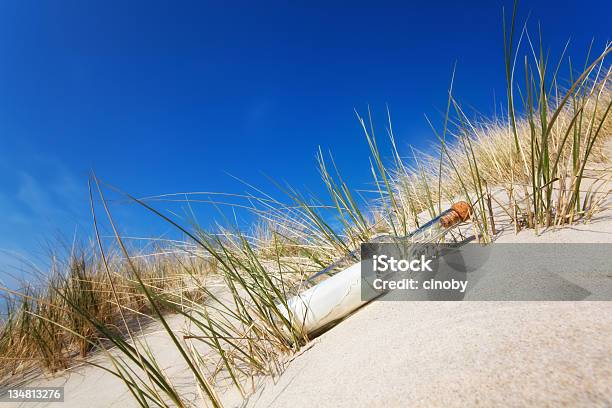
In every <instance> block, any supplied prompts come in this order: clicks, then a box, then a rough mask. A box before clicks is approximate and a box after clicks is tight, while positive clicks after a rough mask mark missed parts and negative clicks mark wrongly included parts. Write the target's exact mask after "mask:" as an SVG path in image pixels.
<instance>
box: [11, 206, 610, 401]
mask: <svg viewBox="0 0 612 408" xmlns="http://www.w3.org/2000/svg"><path fill="white" fill-rule="evenodd" d="M608 213H609V212H608ZM598 218H599V219H598V220H596V222H593V223H592V224H587V225H581V226H577V227H572V228H564V229H561V230H559V231H549V232H547V233H545V234H543V235H542V236H539V237H536V236H535V235H534V234H533V232H531V231H524V232H521V233H520V234H519V235H518V236H515V235H513V234H503V235H502V236H501V237H500V238H499V240H498V242H606V243H612V220H611V217H610V215H608V214H603V215H601V216H600V217H598ZM173 324H175V325H177V327H178V326H180V324H181V321H180V319H178V318H174V319H173ZM153 329H155V328H153ZM146 339H147V342H148V343H149V344H150V345H151V346H152V348H153V349H154V350H155V352H156V355H158V356H159V357H160V363H161V365H162V366H163V367H164V368H166V369H167V372H168V374H170V375H171V376H172V378H173V379H174V380H175V381H176V382H177V383H179V384H182V386H181V389H183V390H185V393H186V395H187V393H191V394H189V396H190V399H194V400H195V399H196V398H197V397H196V395H195V394H193V392H194V387H193V379H192V377H191V375H190V374H189V372H188V371H187V370H185V366H184V364H183V363H182V362H181V360H180V356H179V355H178V353H177V352H176V350H175V349H174V347H173V345H172V344H171V342H170V340H169V339H168V338H167V336H166V335H164V334H163V333H149V334H147V336H146ZM98 360H101V358H99V359H98ZM29 385H30V386H64V387H65V389H66V401H65V403H64V404H62V406H63V407H70V408H72V407H75V408H76V407H111V406H112V407H132V406H136V404H135V403H134V402H133V400H132V398H131V396H130V395H129V393H128V392H127V391H126V389H125V387H124V385H123V384H122V383H121V381H119V380H118V379H116V378H115V377H113V376H111V375H110V374H108V373H105V372H103V371H101V370H99V369H96V368H94V367H89V366H85V367H81V368H78V369H76V370H72V371H71V372H68V373H64V374H62V375H60V376H59V377H57V378H53V379H40V380H36V381H34V382H31V383H30V384H29ZM223 399H224V402H225V404H226V405H227V406H238V405H240V404H241V401H240V399H239V398H238V397H237V396H236V395H235V393H233V392H228V393H226V394H224V395H223ZM246 404H247V405H248V406H252V407H302V406H303V407H371V406H380V407H396V406H401V407H404V406H445V407H453V406H461V407H463V406H473V405H480V406H485V407H488V406H521V407H523V406H558V405H565V406H612V302H373V303H371V304H369V305H367V306H366V307H364V308H362V309H361V310H360V311H358V312H357V313H355V314H354V315H352V316H351V317H349V318H348V319H346V320H345V321H343V322H341V323H340V324H338V325H337V326H336V327H334V328H333V329H331V330H330V331H329V332H327V333H325V334H324V335H322V336H321V337H319V338H317V339H316V340H314V342H313V344H312V345H311V346H310V347H309V348H307V350H306V351H304V352H303V353H302V354H301V355H298V356H297V357H295V358H294V359H293V360H292V361H291V362H290V363H289V364H288V367H287V369H286V371H285V372H284V373H283V374H282V375H281V376H280V378H277V379H275V380H274V381H272V380H269V379H268V380H266V381H265V384H264V385H263V386H262V387H260V389H259V390H258V392H257V393H256V394H255V395H253V396H251V398H250V399H249V400H248V401H247V403H246ZM55 405H57V404H55ZM55 405H49V404H33V403H28V404H22V405H21V406H26V407H41V406H51V407H52V406H55ZM0 406H2V407H4V406H7V407H8V406H20V405H19V404H8V403H0Z"/></svg>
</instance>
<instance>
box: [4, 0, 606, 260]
mask: <svg viewBox="0 0 612 408" xmlns="http://www.w3.org/2000/svg"><path fill="white" fill-rule="evenodd" d="M225 3H228V2H208V1H199V2H179V1H169V2H157V1H142V2H141V1H109V0H105V1H93V0H92V1H59V0H58V1H30V0H19V1H3V2H1V3H0V57H1V61H2V62H1V63H0V248H3V249H5V250H15V251H20V252H22V253H26V254H28V256H30V257H39V256H40V255H41V254H43V253H44V252H43V251H42V249H43V248H44V245H45V242H47V241H48V240H50V239H53V238H54V237H57V236H64V237H70V236H72V234H73V233H74V231H75V228H76V230H77V231H80V233H82V234H84V235H86V234H87V231H88V228H89V226H90V224H91V222H90V219H89V216H88V204H87V200H86V181H87V174H88V171H90V170H92V169H93V170H95V171H96V172H97V174H98V175H99V177H100V178H101V179H103V180H105V181H107V182H109V183H111V184H113V185H116V186H118V187H120V188H122V189H123V190H125V191H128V192H130V193H132V194H134V195H140V196H142V195H153V194H160V193H169V192H181V191H230V192H241V191H242V190H244V187H243V186H241V185H240V184H239V183H237V182H236V181H235V180H234V179H232V178H231V177H229V176H228V175H227V173H230V174H232V175H235V176H237V177H240V178H242V179H245V180H248V181H249V182H253V183H255V184H258V185H265V180H266V179H265V176H264V174H267V175H270V176H272V177H274V178H276V179H279V180H286V181H288V182H290V183H291V184H293V185H294V186H296V187H298V188H304V189H306V188H308V189H310V190H312V191H314V192H317V191H321V190H320V183H319V181H318V174H317V170H316V163H315V158H314V155H315V152H316V150H317V147H318V146H319V145H321V146H322V147H323V148H325V149H331V150H332V151H333V152H334V154H335V157H336V159H337V163H338V165H339V166H340V168H341V169H342V170H343V172H344V174H345V176H346V177H347V179H348V180H349V181H350V182H351V183H352V184H353V185H355V186H356V187H363V186H364V185H365V183H367V182H368V181H369V168H368V162H367V146H366V144H365V142H364V139H363V137H362V134H361V132H360V130H359V127H358V124H357V121H356V120H355V115H354V112H353V109H355V108H356V109H357V110H359V111H361V112H365V110H366V107H367V105H368V104H370V105H371V106H372V110H373V114H374V119H375V121H377V122H378V123H379V124H380V128H381V129H383V128H384V127H383V126H384V125H383V124H384V120H385V104H388V105H389V107H390V109H391V113H392V116H393V121H394V130H395V132H396V136H397V137H398V139H399V143H400V147H401V148H402V149H403V150H404V151H406V149H407V146H408V145H409V144H412V145H415V146H417V147H420V148H426V147H427V146H428V145H429V144H430V143H431V142H432V140H433V139H432V135H431V132H430V131H429V130H428V127H427V124H426V122H425V120H424V118H423V114H424V113H427V114H429V115H432V116H434V117H435V116H436V114H437V113H436V112H437V111H438V110H439V109H443V107H444V104H445V92H446V88H447V87H448V83H449V79H450V75H451V71H452V66H453V64H454V62H455V61H457V75H456V87H455V89H456V91H455V93H456V95H457V96H458V97H459V99H460V100H461V101H462V102H463V103H465V104H466V105H468V104H469V106H472V107H473V108H474V109H476V110H478V111H480V112H483V113H484V114H491V113H492V112H493V109H494V107H493V101H494V98H496V100H497V102H498V103H501V102H502V101H503V95H504V92H505V91H504V71H503V65H502V63H503V62H502V33H501V7H502V5H503V3H502V2H499V1H483V2H434V1H431V2H419V3H423V4H410V3H409V2H396V3H394V2H385V1H377V2H356V1H351V2H319V3H318V4H316V2H303V3H302V2H299V4H298V2H274V3H272V2H257V3H255V2H232V3H231V5H228V4H225ZM287 3H294V5H291V6H289V5H287ZM459 3H462V4H459ZM596 3H597V2H593V1H591V2H589V3H588V4H584V5H583V4H580V3H577V2H575V1H572V2H565V1H542V2H526V1H525V2H522V3H521V5H520V10H521V12H520V17H521V19H524V17H525V16H526V15H527V13H528V12H531V17H530V23H531V24H530V25H531V27H532V30H533V29H534V27H537V23H538V21H539V22H541V24H542V27H543V29H544V40H545V43H546V44H547V45H549V46H550V49H551V53H552V55H553V56H554V55H558V54H559V53H560V52H561V50H562V48H563V46H564V43H565V41H566V40H567V39H568V38H570V37H571V38H572V44H571V46H570V51H569V53H570V55H572V56H574V57H575V58H577V59H581V58H583V57H584V53H585V51H586V49H587V47H588V44H589V42H590V40H591V38H593V37H595V39H596V43H595V44H596V47H599V48H598V49H601V47H602V45H603V44H604V42H605V41H606V40H607V39H609V34H610V32H609V23H610V19H609V12H610V7H609V5H608V4H607V3H606V2H600V4H596ZM506 6H507V7H508V6H510V7H511V4H508V3H506ZM117 211H119V214H122V218H121V220H122V228H124V229H125V231H127V233H130V234H133V235H147V236H148V235H158V234H163V233H164V232H165V230H164V227H163V226H160V225H159V224H156V223H151V222H150V219H151V217H149V216H148V215H147V214H143V211H142V210H138V211H136V210H135V209H134V208H131V209H121V208H120V209H118V210H117ZM198 214H199V219H200V221H201V222H203V223H204V224H206V223H208V222H210V221H211V220H212V219H213V217H214V210H211V209H207V208H201V209H199V210H198ZM3 262H6V256H5V255H0V265H2V263H3Z"/></svg>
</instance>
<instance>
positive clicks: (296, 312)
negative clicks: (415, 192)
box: [280, 201, 472, 333]
mask: <svg viewBox="0 0 612 408" xmlns="http://www.w3.org/2000/svg"><path fill="white" fill-rule="evenodd" d="M471 210H472V208H471V206H470V205H469V204H468V203H466V202H465V201H460V202H457V203H455V204H453V205H452V206H451V208H449V209H448V210H446V211H444V212H442V213H441V214H440V215H439V216H437V217H436V218H434V219H432V220H430V221H429V222H427V223H426V224H424V225H422V226H421V227H420V228H418V229H417V230H415V231H413V232H412V233H410V234H409V235H407V236H406V237H400V238H404V239H407V240H409V241H410V242H413V243H434V242H436V241H437V240H439V239H440V238H442V237H443V236H444V234H446V233H447V232H448V231H450V230H451V229H452V228H454V227H456V226H457V225H459V224H460V223H462V222H464V221H467V220H468V219H469V218H470V214H471ZM363 284H364V285H367V283H366V282H363ZM361 285H362V279H361V264H360V263H359V262H358V263H356V264H354V265H352V266H350V267H348V268H346V269H344V270H343V271H340V272H338V273H337V274H335V275H333V276H331V277H329V278H327V279H326V280H324V281H322V282H320V283H318V284H316V285H315V286H313V287H311V288H310V289H308V290H306V291H304V292H302V293H301V294H299V295H297V296H294V297H292V298H291V299H289V300H288V301H287V305H288V309H289V312H288V311H287V310H285V309H284V308H283V307H281V308H280V309H281V310H282V313H283V314H284V315H285V317H286V318H287V319H291V320H292V322H293V324H294V325H295V327H296V328H297V329H299V330H301V331H303V332H304V333H312V332H314V331H316V330H317V329H320V328H322V327H323V326H325V325H327V324H328V323H331V322H333V321H336V320H338V319H341V318H343V317H345V316H346V315H348V314H349V313H351V312H353V311H354V310H356V309H357V308H359V307H361V306H363V305H364V304H366V303H368V302H369V301H371V300H373V299H374V298H376V297H377V296H379V295H380V292H378V291H375V290H374V289H373V288H372V290H370V291H364V293H363V295H364V298H362V291H361ZM368 287H369V285H368ZM289 316H291V317H289Z"/></svg>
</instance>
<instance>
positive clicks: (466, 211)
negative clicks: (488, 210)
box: [440, 201, 472, 228]
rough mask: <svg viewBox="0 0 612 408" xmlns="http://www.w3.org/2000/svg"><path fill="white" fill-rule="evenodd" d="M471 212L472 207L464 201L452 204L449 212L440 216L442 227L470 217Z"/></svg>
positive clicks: (448, 226)
mask: <svg viewBox="0 0 612 408" xmlns="http://www.w3.org/2000/svg"><path fill="white" fill-rule="evenodd" d="M471 213H472V207H470V205H469V204H468V203H466V202H465V201H459V202H456V203H455V204H453V205H452V206H451V208H450V212H449V213H448V214H446V215H445V216H443V217H442V218H440V224H442V226H443V227H444V228H450V227H452V226H453V225H456V224H459V223H460V222H464V221H467V220H469V219H470V214H471Z"/></svg>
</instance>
